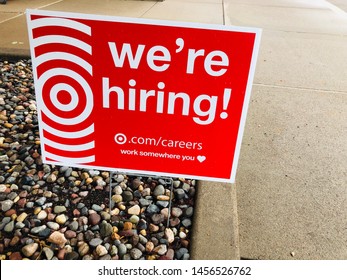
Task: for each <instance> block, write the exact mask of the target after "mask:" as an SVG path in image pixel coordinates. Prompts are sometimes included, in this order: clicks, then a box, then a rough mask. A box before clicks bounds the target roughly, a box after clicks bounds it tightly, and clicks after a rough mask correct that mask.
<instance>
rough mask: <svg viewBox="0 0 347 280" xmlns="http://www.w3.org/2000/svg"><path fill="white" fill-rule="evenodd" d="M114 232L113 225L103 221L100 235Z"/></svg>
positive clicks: (105, 235)
mask: <svg viewBox="0 0 347 280" xmlns="http://www.w3.org/2000/svg"><path fill="white" fill-rule="evenodd" d="M111 234H112V225H111V224H109V223H107V222H106V221H103V222H102V223H101V225H100V235H101V237H103V238H104V237H107V236H110V235H111Z"/></svg>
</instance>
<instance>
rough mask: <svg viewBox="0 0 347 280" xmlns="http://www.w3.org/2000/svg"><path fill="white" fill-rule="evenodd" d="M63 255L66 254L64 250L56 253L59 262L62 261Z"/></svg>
mask: <svg viewBox="0 0 347 280" xmlns="http://www.w3.org/2000/svg"><path fill="white" fill-rule="evenodd" d="M65 253H66V250H65V249H60V250H59V251H58V254H57V258H58V259H59V260H63V259H64V258H65Z"/></svg>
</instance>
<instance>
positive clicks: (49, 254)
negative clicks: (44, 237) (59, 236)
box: [42, 247, 54, 260]
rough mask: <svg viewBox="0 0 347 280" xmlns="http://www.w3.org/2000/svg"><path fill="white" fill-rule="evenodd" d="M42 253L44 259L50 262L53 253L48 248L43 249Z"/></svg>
mask: <svg viewBox="0 0 347 280" xmlns="http://www.w3.org/2000/svg"><path fill="white" fill-rule="evenodd" d="M42 251H43V252H44V253H45V256H46V259H47V260H51V259H52V258H53V257H54V252H53V250H52V249H51V248H49V247H43V248H42Z"/></svg>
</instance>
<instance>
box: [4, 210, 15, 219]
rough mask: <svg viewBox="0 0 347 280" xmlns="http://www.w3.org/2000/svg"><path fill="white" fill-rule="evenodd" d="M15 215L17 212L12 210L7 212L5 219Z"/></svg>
mask: <svg viewBox="0 0 347 280" xmlns="http://www.w3.org/2000/svg"><path fill="white" fill-rule="evenodd" d="M13 214H16V210H15V209H10V210H8V211H6V212H5V217H11V216H12V215H13Z"/></svg>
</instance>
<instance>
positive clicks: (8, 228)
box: [4, 221, 14, 232]
mask: <svg viewBox="0 0 347 280" xmlns="http://www.w3.org/2000/svg"><path fill="white" fill-rule="evenodd" d="M13 229H14V221H11V222H9V223H8V224H7V225H6V226H5V227H4V231H5V232H12V231H13Z"/></svg>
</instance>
